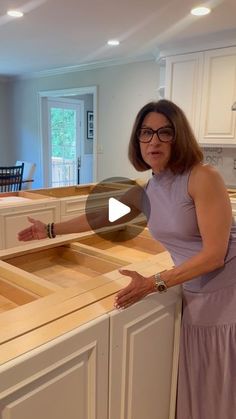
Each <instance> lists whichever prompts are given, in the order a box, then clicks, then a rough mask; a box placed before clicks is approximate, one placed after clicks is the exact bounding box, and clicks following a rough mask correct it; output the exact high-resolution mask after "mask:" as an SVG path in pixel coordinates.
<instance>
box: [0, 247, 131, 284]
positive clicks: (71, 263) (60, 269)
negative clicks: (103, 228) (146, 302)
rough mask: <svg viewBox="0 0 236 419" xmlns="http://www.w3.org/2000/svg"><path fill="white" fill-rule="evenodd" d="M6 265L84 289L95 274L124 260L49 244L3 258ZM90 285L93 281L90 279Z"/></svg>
mask: <svg viewBox="0 0 236 419" xmlns="http://www.w3.org/2000/svg"><path fill="white" fill-rule="evenodd" d="M6 262H7V263H8V264H9V265H13V266H16V267H18V268H20V269H22V270H24V271H26V272H28V273H33V274H34V275H36V276H37V277H40V278H43V279H44V280H46V281H49V282H50V283H53V284H56V285H58V286H59V287H63V288H68V287H73V286H77V285H79V287H81V289H86V286H87V285H86V284H87V282H88V281H89V280H91V279H93V278H95V277H96V276H99V275H103V274H106V273H108V272H110V271H113V270H115V269H119V268H120V267H121V266H123V265H124V262H122V261H121V262H120V263H118V262H117V260H114V259H113V260H112V257H111V258H110V260H109V261H108V260H105V259H103V258H102V257H101V255H98V256H96V255H89V254H86V253H85V252H83V253H82V252H80V251H79V248H78V249H77V250H74V249H72V248H70V247H68V246H59V247H53V248H50V249H46V250H41V251H37V252H32V253H31V254H30V255H29V253H27V254H25V255H21V256H15V257H13V258H9V259H6ZM94 287H96V283H95V282H94Z"/></svg>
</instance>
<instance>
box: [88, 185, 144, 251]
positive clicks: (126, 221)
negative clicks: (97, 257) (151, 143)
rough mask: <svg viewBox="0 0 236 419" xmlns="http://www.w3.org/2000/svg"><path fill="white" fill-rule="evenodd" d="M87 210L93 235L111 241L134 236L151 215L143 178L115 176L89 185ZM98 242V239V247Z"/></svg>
mask: <svg viewBox="0 0 236 419" xmlns="http://www.w3.org/2000/svg"><path fill="white" fill-rule="evenodd" d="M85 213H86V217H87V221H88V224H89V225H90V228H91V230H93V232H94V233H95V236H94V237H96V236H99V237H100V238H102V239H103V240H106V241H110V242H124V241H126V240H131V239H133V238H134V237H136V236H138V235H139V234H140V233H141V232H142V231H143V229H144V228H145V227H146V225H147V220H148V218H149V215H150V203H149V199H148V197H147V194H146V191H145V184H144V181H143V182H141V181H135V180H133V179H129V178H125V177H112V178H107V179H104V180H102V181H101V182H99V183H97V184H96V185H94V186H90V192H89V194H88V197H87V200H86V207H85ZM85 242H86V240H85ZM96 243H97V241H96V239H95V241H94V246H95V247H96ZM101 246H102V245H101ZM101 248H103V247H101ZM105 248H106V246H105V247H104V249H105Z"/></svg>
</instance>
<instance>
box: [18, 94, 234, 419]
mask: <svg viewBox="0 0 236 419" xmlns="http://www.w3.org/2000/svg"><path fill="white" fill-rule="evenodd" d="M129 158H130V161H131V163H132V164H133V166H134V167H135V168H136V169H137V170H139V171H144V170H149V169H150V168H151V169H152V172H153V176H152V179H151V180H150V181H149V182H148V185H147V187H146V193H147V195H148V197H149V200H150V204H151V214H150V217H149V220H148V226H149V229H150V232H151V234H152V235H153V237H154V238H156V239H157V240H159V241H161V242H162V243H163V244H164V246H165V247H166V248H167V249H168V250H169V252H170V254H171V256H172V258H173V261H174V264H175V267H174V268H173V269H170V270H168V271H164V272H162V273H161V274H160V275H159V274H157V275H153V276H150V277H143V276H142V275H140V274H139V273H138V272H135V271H130V270H125V269H123V270H121V273H122V274H124V275H127V276H129V277H131V282H130V283H129V285H128V286H127V287H126V288H124V289H123V290H121V291H120V292H119V293H118V294H117V296H116V299H115V307H117V308H125V307H128V306H129V305H131V304H133V303H135V302H136V301H138V300H140V299H141V298H143V297H144V296H145V295H147V294H148V293H151V292H154V291H160V292H163V291H166V290H168V288H169V287H172V286H175V285H177V284H183V301H184V308H183V321H182V333H181V344H180V361H179V379H178V397H177V418H178V419H213V418H214V419H222V418H227V419H233V418H234V417H235V412H236V378H235V374H234V369H235V367H236V326H235V322H236V308H235V307H236V275H235V272H236V229H235V227H234V226H232V212H231V206H230V201H229V198H228V194H227V191H226V188H225V186H224V183H223V181H222V179H221V177H220V175H219V174H218V173H217V172H216V171H215V170H214V169H213V168H212V167H210V166H207V165H203V164H202V158H203V156H202V152H201V150H200V148H199V146H198V144H197V141H196V139H195V137H194V135H193V133H192V130H191V128H190V126H189V123H188V121H187V119H186V117H185V115H184V113H183V112H182V110H181V109H180V108H179V107H177V106H176V105H175V104H174V103H172V102H170V101H167V100H160V101H158V102H151V103H148V104H147V105H146V106H144V107H143V108H142V109H141V110H140V112H139V113H138V115H137V117H136V121H135V124H134V127H133V132H132V135H131V139H130V145H129ZM31 222H32V226H31V227H29V228H28V229H26V230H24V231H23V232H21V233H20V234H19V239H20V240H31V239H32V238H44V237H46V236H47V235H49V236H50V235H51V236H55V234H63V233H70V232H81V231H85V230H87V229H88V228H89V226H88V224H87V221H86V217H85V216H81V217H79V218H77V219H74V220H71V221H69V222H66V223H59V224H55V226H54V229H53V231H51V230H50V228H51V227H49V231H48V232H46V231H45V224H43V223H41V222H40V221H36V220H32V219H31Z"/></svg>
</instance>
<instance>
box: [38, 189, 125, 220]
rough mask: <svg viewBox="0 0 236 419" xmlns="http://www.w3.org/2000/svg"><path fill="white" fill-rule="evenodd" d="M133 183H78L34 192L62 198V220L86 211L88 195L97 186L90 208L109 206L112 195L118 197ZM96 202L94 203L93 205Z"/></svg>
mask: <svg viewBox="0 0 236 419" xmlns="http://www.w3.org/2000/svg"><path fill="white" fill-rule="evenodd" d="M132 186H133V185H132V183H131V184H129V183H127V184H119V183H107V184H102V185H101V186H100V185H96V184H94V185H76V186H66V187H57V188H48V189H38V190H33V191H32V193H34V194H35V195H36V194H40V195H44V196H45V197H47V196H48V197H53V198H57V199H59V200H60V214H61V221H67V220H69V219H71V218H73V217H77V216H78V215H80V214H82V213H84V211H85V206H86V200H87V197H88V195H89V194H90V193H91V192H92V191H93V189H94V187H96V193H94V194H93V195H91V198H90V199H91V201H90V208H91V209H92V207H93V206H94V208H98V207H104V206H107V202H108V199H109V198H110V197H115V198H118V197H119V196H121V195H122V194H123V193H124V191H125V190H127V188H130V187H132ZM93 202H94V205H93Z"/></svg>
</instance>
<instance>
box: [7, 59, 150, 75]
mask: <svg viewBox="0 0 236 419" xmlns="http://www.w3.org/2000/svg"><path fill="white" fill-rule="evenodd" d="M146 61H153V62H155V56H154V55H153V54H146V55H142V56H140V57H126V58H121V59H116V60H105V61H95V62H91V63H84V64H78V65H73V66H68V67H60V68H54V69H51V70H42V71H37V72H31V73H24V74H22V75H19V76H16V77H14V79H18V80H24V79H33V78H39V77H49V76H56V75H60V74H67V73H76V72H78V71H88V70H96V69H99V68H106V67H113V66H117V65H125V64H132V63H137V62H146Z"/></svg>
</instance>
